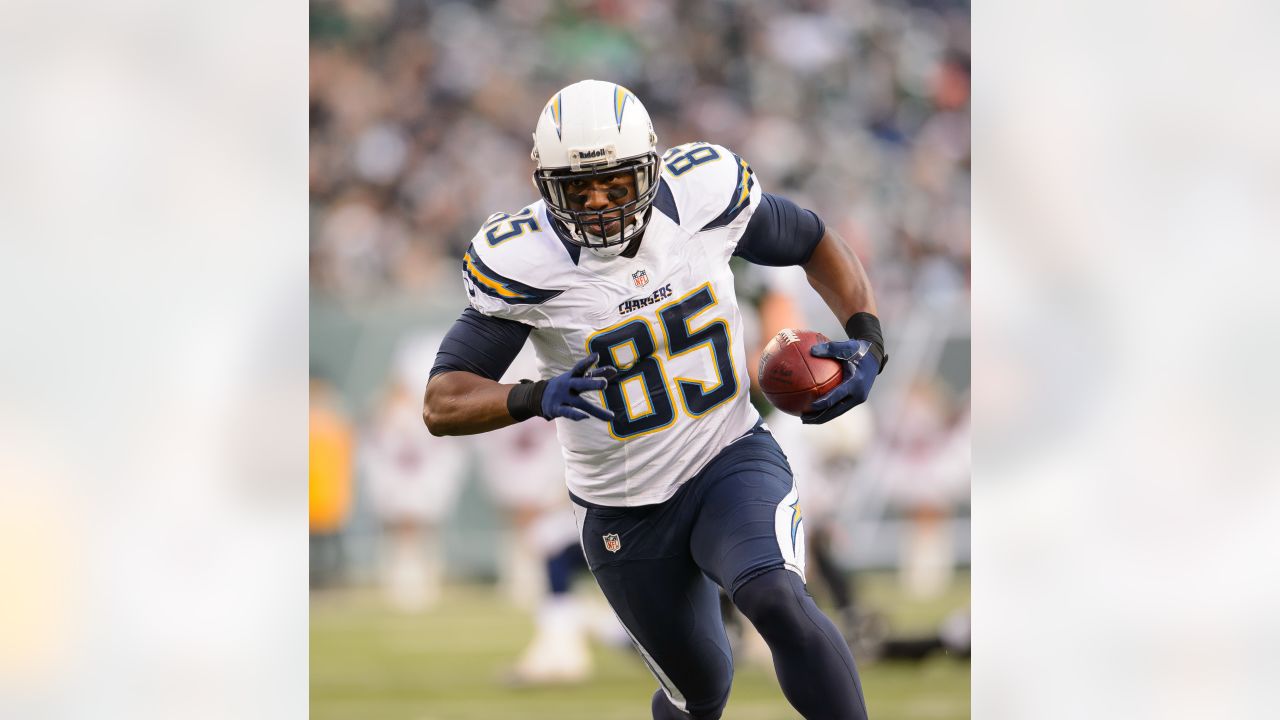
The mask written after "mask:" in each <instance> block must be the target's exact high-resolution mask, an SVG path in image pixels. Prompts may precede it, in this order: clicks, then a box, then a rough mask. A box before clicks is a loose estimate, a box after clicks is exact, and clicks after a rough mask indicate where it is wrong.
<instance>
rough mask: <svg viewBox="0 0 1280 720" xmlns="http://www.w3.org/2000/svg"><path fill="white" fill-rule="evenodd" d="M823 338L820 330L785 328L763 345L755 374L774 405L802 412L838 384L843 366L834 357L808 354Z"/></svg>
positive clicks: (790, 413)
mask: <svg viewBox="0 0 1280 720" xmlns="http://www.w3.org/2000/svg"><path fill="white" fill-rule="evenodd" d="M827 340H828V338H827V336H826V335H823V334H822V333H820V332H814V331H812V330H792V329H791V328H786V329H783V330H781V331H779V332H778V334H777V335H774V336H773V339H772V340H770V341H769V344H768V345H766V346H765V348H764V352H762V353H761V354H760V372H759V374H758V376H757V377H759V379H760V389H761V390H762V391H764V396H765V397H767V398H769V402H771V403H773V406H774V407H776V408H778V409H779V410H781V411H782V412H784V413H787V414H788V415H802V414H804V413H805V412H806V411H807V410H808V409H809V405H810V404H812V403H813V401H814V400H817V399H818V398H820V397H822V396H823V395H826V394H827V393H829V392H831V391H832V390H833V389H835V387H836V386H837V385H839V384H840V380H841V376H842V372H843V369H842V367H841V364H840V362H839V361H838V360H832V359H831V358H822V357H814V356H813V355H810V354H809V348H811V347H813V346H814V345H817V344H819V343H824V342H827Z"/></svg>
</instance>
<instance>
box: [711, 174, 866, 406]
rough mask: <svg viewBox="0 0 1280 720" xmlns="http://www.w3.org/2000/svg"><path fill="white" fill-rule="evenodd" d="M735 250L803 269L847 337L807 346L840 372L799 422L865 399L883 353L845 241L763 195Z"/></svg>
mask: <svg viewBox="0 0 1280 720" xmlns="http://www.w3.org/2000/svg"><path fill="white" fill-rule="evenodd" d="M734 252H735V254H737V255H741V256H742V257H744V258H745V259H747V260H749V261H751V262H754V263H757V264H760V265H799V266H800V267H802V268H804V271H805V274H806V276H807V277H808V280H809V284H810V285H812V286H813V289H814V290H816V291H817V292H818V294H819V295H820V296H821V297H822V299H823V301H824V302H826V304H827V307H829V308H831V312H833V313H835V316H836V318H837V319H838V320H840V322H841V323H842V324H843V325H844V329H845V332H846V333H847V334H848V336H849V338H850V339H849V340H838V341H832V342H827V343H822V344H819V345H815V346H813V348H812V349H811V350H810V352H812V353H813V354H814V355H816V356H819V357H829V358H833V359H836V360H840V361H842V362H843V363H844V365H845V373H844V380H843V381H842V382H841V383H840V385H838V386H836V388H835V389H834V390H832V391H831V392H829V393H827V394H826V395H824V396H822V397H821V398H819V399H818V400H816V401H815V402H814V404H813V406H812V408H811V410H810V412H808V413H806V414H805V415H803V416H802V419H803V420H804V422H806V423H811V424H815V423H824V422H827V421H828V420H831V419H832V418H835V417H837V416H839V415H842V414H844V413H845V412H847V411H848V410H849V409H850V408H852V407H854V406H857V405H860V404H862V403H863V402H865V401H866V399H867V396H868V395H869V394H870V393H871V385H872V383H874V382H875V378H876V376H877V375H879V374H880V370H881V369H882V368H883V367H884V365H885V361H886V360H887V356H886V355H885V351H884V337H883V335H882V333H881V330H880V320H879V319H878V318H877V317H876V314H875V313H876V301H875V294H874V293H873V292H872V289H871V281H870V279H868V277H867V272H866V270H865V269H864V268H863V267H862V263H861V262H860V261H859V260H858V256H857V255H855V254H854V253H853V250H851V249H850V248H849V246H848V244H847V243H845V241H844V239H843V238H841V237H840V236H839V235H837V234H836V233H835V232H834V231H832V230H830V229H828V228H827V227H826V224H825V223H823V222H822V220H821V218H819V217H818V216H817V214H816V213H814V212H812V211H810V210H805V209H803V208H801V207H799V206H797V205H796V204H795V203H793V202H791V201H790V200H787V199H786V198H783V197H779V196H775V195H769V194H768V193H765V194H764V195H763V197H762V198H761V202H760V205H759V207H757V208H756V210H755V213H754V214H753V215H752V217H751V220H750V222H749V223H748V225H747V228H746V230H745V231H744V233H743V235H742V237H741V239H740V240H739V242H738V245H737V248H736V249H735V251H734Z"/></svg>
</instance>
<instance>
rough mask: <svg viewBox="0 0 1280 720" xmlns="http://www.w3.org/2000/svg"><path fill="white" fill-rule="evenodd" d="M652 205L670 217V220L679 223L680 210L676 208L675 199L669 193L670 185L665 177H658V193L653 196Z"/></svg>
mask: <svg viewBox="0 0 1280 720" xmlns="http://www.w3.org/2000/svg"><path fill="white" fill-rule="evenodd" d="M653 206H654V207H656V208H658V211H659V212H661V213H662V214H663V215H666V216H667V217H669V218H671V222H673V223H675V224H676V225H679V224H680V211H679V210H677V209H676V199H675V197H673V196H672V195H671V187H670V186H669V185H667V181H666V178H658V194H657V196H655V197H654V198H653Z"/></svg>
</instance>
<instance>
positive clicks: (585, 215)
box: [533, 152, 661, 254]
mask: <svg viewBox="0 0 1280 720" xmlns="http://www.w3.org/2000/svg"><path fill="white" fill-rule="evenodd" d="M659 163H660V159H659V158H658V154H657V153H656V152H650V153H647V154H645V155H642V156H640V157H635V158H631V159H628V160H622V161H614V162H603V163H599V164H595V165H590V166H582V165H580V166H579V167H580V169H577V170H575V169H573V168H572V167H564V168H545V169H544V168H539V169H537V170H535V171H534V173H533V182H534V184H535V185H537V187H538V192H539V193H540V194H541V195H542V198H543V200H545V201H546V204H547V210H548V212H550V213H551V214H552V216H554V217H555V218H556V219H557V220H559V221H560V222H562V223H564V224H565V225H566V226H567V227H568V229H569V240H570V242H573V243H574V244H576V245H580V246H582V247H585V248H587V249H590V250H602V249H604V248H616V249H618V250H620V249H621V247H620V246H623V245H625V244H626V243H629V242H630V241H631V240H632V239H633V238H635V237H638V234H639V232H640V230H641V229H642V228H643V227H644V225H645V223H646V222H647V221H648V219H649V209H650V208H651V207H652V206H653V199H654V197H656V196H657V193H658V172H659V170H660V168H661V165H660V164H659ZM626 171H630V172H631V173H632V177H634V178H635V188H636V197H635V199H633V200H631V201H630V202H627V203H624V204H622V205H619V206H617V207H612V208H606V209H604V210H587V209H581V210H575V209H573V208H572V207H571V206H570V203H569V197H570V195H569V193H568V191H567V186H568V184H569V183H570V182H572V181H575V180H584V181H587V182H590V181H591V180H592V179H593V178H598V177H608V176H611V175H616V174H618V173H620V172H626ZM614 221H619V227H618V230H617V231H616V232H614V233H613V234H612V235H609V234H607V233H606V232H605V228H607V227H608V226H609V225H610V224H611V223H613V222H614ZM607 254H614V253H607Z"/></svg>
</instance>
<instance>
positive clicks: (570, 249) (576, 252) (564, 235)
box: [547, 213, 582, 265]
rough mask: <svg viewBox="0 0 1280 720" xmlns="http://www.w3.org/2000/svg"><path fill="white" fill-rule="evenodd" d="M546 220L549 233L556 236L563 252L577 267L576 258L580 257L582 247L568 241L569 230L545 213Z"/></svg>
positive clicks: (552, 216)
mask: <svg viewBox="0 0 1280 720" xmlns="http://www.w3.org/2000/svg"><path fill="white" fill-rule="evenodd" d="M547 220H549V221H550V222H551V231H552V232H554V233H555V234H556V237H558V238H560V244H561V245H563V246H564V249H565V252H567V253H569V257H570V259H572V260H573V264H574V265H577V264H578V258H579V257H581V256H582V246H581V245H577V244H575V243H572V242H570V241H569V230H568V229H566V228H565V226H564V223H562V222H560V221H559V220H557V219H556V218H555V216H554V215H552V214H551V213H547Z"/></svg>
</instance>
